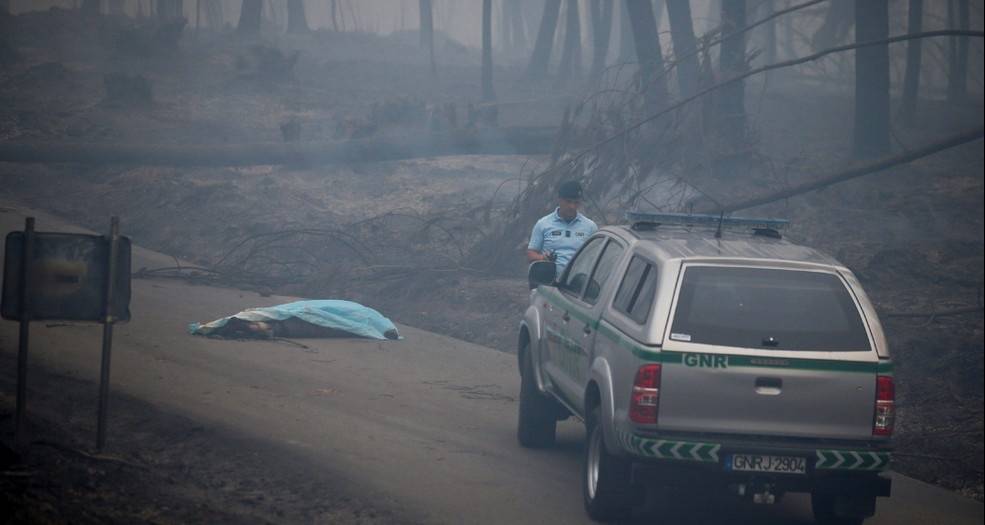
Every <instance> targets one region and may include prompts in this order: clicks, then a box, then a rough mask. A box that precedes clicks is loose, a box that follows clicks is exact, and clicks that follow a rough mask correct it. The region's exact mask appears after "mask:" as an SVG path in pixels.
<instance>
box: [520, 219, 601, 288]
mask: <svg viewBox="0 0 985 525" xmlns="http://www.w3.org/2000/svg"><path fill="white" fill-rule="evenodd" d="M598 229H599V227H598V226H596V225H595V223H594V222H592V220H591V219H589V218H588V217H585V216H584V215H582V214H581V213H579V214H578V215H577V216H576V217H575V218H574V219H572V220H571V222H568V221H566V220H564V219H562V218H561V216H560V215H558V210H557V209H555V210H554V212H553V213H551V214H549V215H545V216H544V217H541V219H540V220H539V221H537V224H534V229H533V231H532V232H530V243H529V244H527V249H528V250H535V251H538V252H541V253H546V252H552V251H553V252H554V253H555V254H556V255H557V258H556V259H555V260H554V262H555V264H557V274H558V275H561V272H563V271H564V268H565V267H566V266H567V265H568V261H570V260H571V258H572V257H574V256H575V252H577V251H578V249H579V248H581V245H582V244H584V243H585V241H586V240H588V238H589V237H590V236H591V235H592V234H593V233H595V232H597V231H598Z"/></svg>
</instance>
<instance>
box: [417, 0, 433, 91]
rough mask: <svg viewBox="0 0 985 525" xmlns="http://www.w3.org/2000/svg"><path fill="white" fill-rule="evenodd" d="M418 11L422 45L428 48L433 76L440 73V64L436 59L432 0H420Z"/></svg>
mask: <svg viewBox="0 0 985 525" xmlns="http://www.w3.org/2000/svg"><path fill="white" fill-rule="evenodd" d="M418 11H419V12H420V15H421V45H422V46H424V48H425V49H427V52H428V61H429V63H430V64H431V76H434V75H437V74H438V66H437V64H436V63H435V61H434V12H433V10H432V9H431V0H420V3H419V4H418Z"/></svg>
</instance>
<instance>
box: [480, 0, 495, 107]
mask: <svg viewBox="0 0 985 525" xmlns="http://www.w3.org/2000/svg"><path fill="white" fill-rule="evenodd" d="M492 75H493V63H492V0H482V100H486V101H490V100H496V94H495V93H494V92H493V80H492Z"/></svg>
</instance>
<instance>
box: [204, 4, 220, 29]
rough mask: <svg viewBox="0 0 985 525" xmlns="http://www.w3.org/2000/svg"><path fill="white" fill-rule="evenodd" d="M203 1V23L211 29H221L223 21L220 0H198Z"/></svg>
mask: <svg viewBox="0 0 985 525" xmlns="http://www.w3.org/2000/svg"><path fill="white" fill-rule="evenodd" d="M199 2H203V5H202V9H203V10H204V11H205V24H206V25H208V26H209V27H210V28H212V29H221V28H222V24H223V23H224V22H225V20H224V16H223V13H222V2H221V1H220V0H199Z"/></svg>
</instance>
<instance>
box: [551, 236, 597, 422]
mask: <svg viewBox="0 0 985 525" xmlns="http://www.w3.org/2000/svg"><path fill="white" fill-rule="evenodd" d="M605 244H606V238H605V237H604V236H596V237H593V238H591V239H589V240H588V242H586V243H585V245H584V246H582V248H581V250H580V251H579V252H578V253H577V254H575V257H574V258H573V259H572V260H571V262H570V263H569V264H568V267H567V269H566V270H565V273H564V274H563V275H562V276H561V279H560V281H559V282H558V287H557V291H556V292H555V295H554V297H553V300H551V301H550V302H551V303H552V305H551V310H552V312H551V315H550V318H549V319H548V322H547V330H546V334H545V335H546V338H547V355H546V356H545V357H546V359H547V361H546V362H545V363H544V371H545V372H546V373H547V376H548V378H549V379H550V381H551V383H552V384H553V385H554V386H555V390H556V392H557V393H558V394H560V395H561V396H562V397H564V398H565V399H566V400H567V401H568V402H569V403H572V404H575V403H578V402H579V399H580V398H581V394H580V393H579V390H580V387H579V384H580V383H581V379H582V378H583V377H584V376H585V375H586V371H585V367H584V364H583V362H584V361H585V359H586V358H585V356H586V352H587V350H586V347H585V344H584V339H585V337H584V335H585V334H584V332H578V331H577V330H584V329H585V328H586V327H588V328H589V329H591V325H592V320H591V318H590V317H589V308H586V305H585V304H584V303H583V302H582V300H581V298H582V295H583V294H584V292H585V288H586V284H587V283H588V280H589V277H590V276H591V273H592V270H593V269H594V267H595V264H596V262H597V261H598V259H599V255H600V254H601V252H602V250H603V248H605ZM578 326H580V327H581V328H577V329H576V328H575V327H578ZM576 332H577V333H576ZM576 406H578V405H576Z"/></svg>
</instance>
